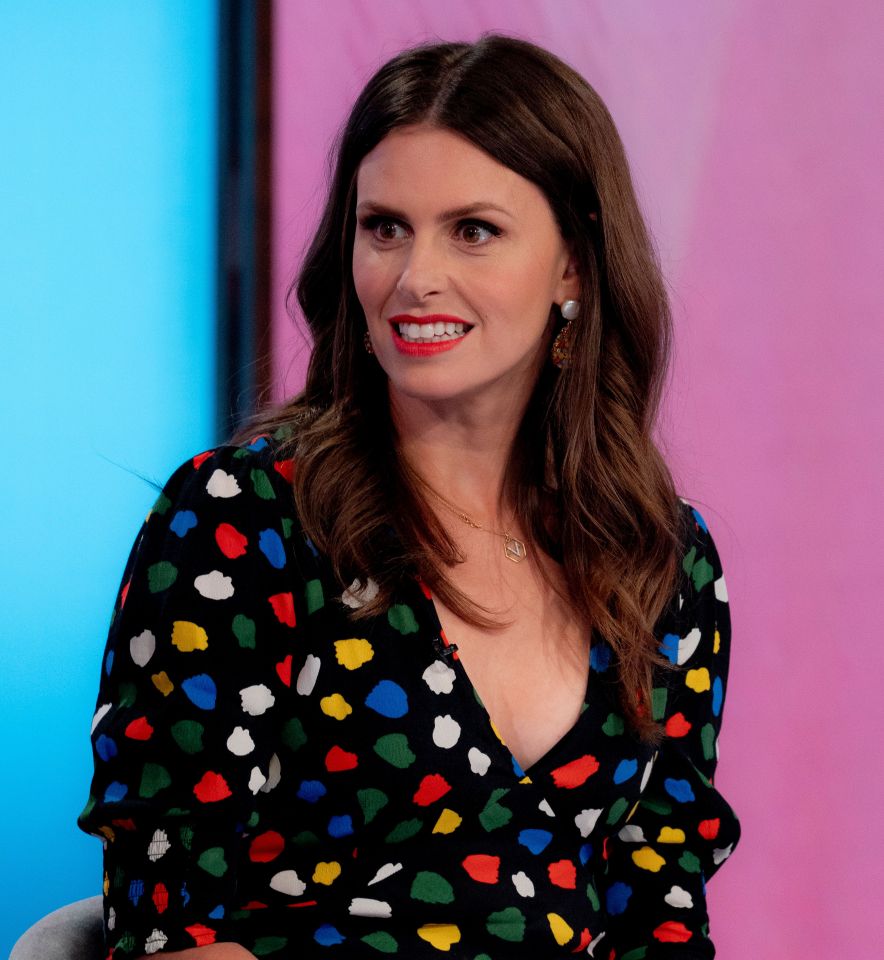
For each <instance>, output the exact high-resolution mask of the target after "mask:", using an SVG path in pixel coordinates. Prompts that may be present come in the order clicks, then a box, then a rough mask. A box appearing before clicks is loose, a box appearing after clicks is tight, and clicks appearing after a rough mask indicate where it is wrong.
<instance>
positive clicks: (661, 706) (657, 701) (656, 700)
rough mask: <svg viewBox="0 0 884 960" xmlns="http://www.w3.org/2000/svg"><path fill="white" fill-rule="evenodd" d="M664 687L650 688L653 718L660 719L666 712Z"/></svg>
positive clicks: (665, 691) (665, 690)
mask: <svg viewBox="0 0 884 960" xmlns="http://www.w3.org/2000/svg"><path fill="white" fill-rule="evenodd" d="M667 693H668V691H667V689H666V687H654V688H653V689H652V690H651V716H652V717H653V718H654V719H655V720H662V719H663V717H664V715H665V713H666V696H667Z"/></svg>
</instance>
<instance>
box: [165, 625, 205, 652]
mask: <svg viewBox="0 0 884 960" xmlns="http://www.w3.org/2000/svg"><path fill="white" fill-rule="evenodd" d="M172 643H174V644H175V646H176V647H178V649H179V650H180V651H181V652H182V653H193V651H194V650H205V649H206V647H208V645H209V636H208V634H207V633H206V631H205V630H203V628H202V627H198V626H197V625H196V624H195V623H191V622H190V621H189V620H176V621H175V622H174V623H173V624H172Z"/></svg>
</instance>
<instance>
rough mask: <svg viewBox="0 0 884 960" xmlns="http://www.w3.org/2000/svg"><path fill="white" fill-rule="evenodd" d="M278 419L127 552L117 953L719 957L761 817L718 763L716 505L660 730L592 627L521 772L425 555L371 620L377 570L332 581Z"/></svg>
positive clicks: (110, 850) (105, 703) (675, 626)
mask: <svg viewBox="0 0 884 960" xmlns="http://www.w3.org/2000/svg"><path fill="white" fill-rule="evenodd" d="M277 439H279V438H278V437H277V438H271V437H260V438H258V439H257V440H255V441H254V442H253V443H251V444H250V445H249V446H247V447H222V448H219V449H217V450H214V451H209V452H207V453H203V454H200V455H199V456H197V457H194V458H193V460H190V461H188V462H187V463H185V464H184V465H183V466H182V467H181V468H179V469H178V470H177V471H176V472H175V474H174V475H173V476H172V478H171V480H170V481H169V483H168V484H167V486H166V487H165V489H164V491H163V493H162V494H161V496H160V497H159V499H158V500H157V502H156V504H155V505H154V507H153V509H152V510H151V512H150V514H149V515H148V518H147V520H146V521H145V524H144V526H143V528H142V531H141V533H140V535H139V537H138V539H137V541H136V544H135V546H134V548H133V551H132V554H131V556H130V559H129V563H128V565H127V569H126V571H125V574H124V577H123V584H122V587H121V590H120V594H119V597H118V600H117V603H116V606H115V610H114V615H113V620H112V624H111V629H110V635H109V639H108V643H107V649H106V653H105V656H104V660H103V668H102V675H101V686H100V692H99V697H98V708H97V710H96V713H95V717H94V721H93V731H92V742H93V750H94V759H95V775H94V778H93V782H92V790H91V794H90V797H89V801H88V803H87V805H86V808H85V809H84V811H83V813H82V814H81V816H80V821H79V822H80V825H81V827H82V828H83V829H84V830H86V831H87V832H90V833H93V834H96V835H98V836H99V837H101V838H102V839H103V840H104V846H105V856H104V895H105V921H106V928H107V943H108V947H109V949H111V950H112V951H113V956H114V957H117V958H127V957H135V956H138V955H141V954H143V953H153V952H157V951H160V950H166V951H169V950H180V949H185V948H188V947H193V946H198V945H205V944H209V943H213V942H216V941H222V940H233V941H236V942H239V943H241V944H243V945H244V946H245V947H247V948H248V949H249V950H251V951H252V953H254V954H255V955H256V956H258V957H264V956H271V957H273V956H276V957H294V956H310V957H320V956H324V955H325V954H326V952H328V954H329V955H330V956H335V955H337V956H346V957H347V958H348V960H350V958H357V957H376V956H378V955H384V954H389V955H398V956H402V957H406V958H408V960H416V958H424V957H436V956H438V955H440V954H443V955H444V954H447V955H449V956H452V957H464V958H469V960H509V958H513V957H521V956H525V957H534V958H536V957H557V956H561V957H565V956H569V955H571V954H583V955H589V956H595V957H604V958H605V960H617V958H619V960H639V958H642V957H655V956H658V955H659V956H666V957H712V956H713V953H714V950H713V947H712V943H711V941H710V939H709V936H708V920H707V913H706V906H705V884H706V881H707V880H708V879H709V877H710V876H711V875H712V874H713V873H714V872H715V871H716V870H717V869H718V867H719V866H720V865H721V864H722V863H723V862H724V860H725V859H726V858H727V857H728V856H729V854H730V853H731V851H732V850H733V847H734V845H735V844H736V842H737V840H738V838H739V824H738V822H737V820H736V818H735V816H734V814H733V813H732V811H731V809H730V807H729V806H728V804H727V803H726V802H725V800H724V799H723V797H722V796H721V795H720V793H719V792H718V791H717V790H716V789H715V788H714V786H713V785H712V776H713V773H714V770H715V766H716V761H717V740H718V733H719V728H720V724H721V711H722V705H723V700H724V691H725V683H726V679H727V667H728V651H729V640H730V626H729V617H728V607H727V593H726V590H725V585H724V580H723V577H722V572H721V567H720V563H719V560H718V556H717V553H716V551H715V547H714V544H713V541H712V539H711V537H710V536H709V532H708V530H707V529H706V525H705V523H704V522H703V520H702V518H701V517H700V516H699V514H698V513H696V511H694V510H693V509H692V508H690V507H688V506H687V505H685V507H684V509H685V511H686V512H688V513H689V514H690V522H691V527H692V536H691V538H690V543H689V545H688V549H687V551H686V553H685V555H684V558H683V563H682V574H683V576H682V580H681V587H680V589H679V592H678V595H677V596H676V597H674V598H673V602H672V603H671V604H670V607H669V609H668V610H667V612H666V614H665V615H664V617H663V618H662V620H661V623H660V625H659V633H658V635H659V638H660V649H661V651H662V653H663V654H664V656H665V657H666V658H668V660H670V661H671V662H672V664H675V665H677V668H676V669H675V670H672V671H662V670H661V671H660V673H659V676H658V682H657V685H656V686H655V689H654V696H653V702H652V704H651V705H650V706H651V709H652V711H653V714H654V716H655V717H656V718H657V719H659V720H660V721H661V722H662V723H663V724H664V726H665V729H666V734H667V735H666V737H665V739H664V741H663V743H662V745H661V746H660V747H659V748H657V749H654V748H651V747H648V746H646V745H645V744H643V743H641V742H639V741H638V740H636V739H635V738H634V737H633V736H632V735H631V734H630V733H629V731H628V729H627V727H626V725H625V723H624V720H623V717H622V715H621V713H620V711H619V709H618V707H617V701H616V696H615V684H614V677H615V664H614V660H613V657H612V655H611V650H610V649H609V648H608V647H606V646H605V645H604V644H603V642H602V641H601V640H599V639H597V638H594V640H593V648H592V655H591V662H590V664H589V665H588V681H589V682H588V685H587V702H586V705H585V708H584V710H583V712H582V714H581V716H580V717H579V719H578V720H577V722H576V723H575V725H574V727H573V728H572V729H571V730H570V731H569V732H568V733H567V734H566V735H565V736H564V737H563V738H562V739H561V740H560V741H559V742H558V743H557V744H556V745H555V746H554V747H553V748H552V749H551V750H550V751H549V752H548V753H547V754H546V755H545V756H544V757H543V758H541V759H540V760H539V761H538V762H537V763H535V764H534V765H533V766H531V767H530V768H529V769H528V770H522V769H521V768H520V766H519V764H518V763H517V762H516V760H515V758H514V757H513V756H512V755H511V754H510V752H509V750H508V749H507V748H506V745H505V744H504V743H503V742H502V741H501V740H500V738H499V737H498V735H497V733H496V732H495V728H494V726H493V724H492V722H491V719H490V718H489V716H488V715H487V713H486V712H485V710H484V708H483V707H482V704H481V701H480V700H479V698H478V696H477V695H476V692H475V690H474V689H473V687H472V686H471V683H470V680H469V677H468V676H467V674H466V673H465V671H464V669H463V666H462V664H461V662H460V661H459V659H458V657H457V653H456V650H455V648H454V645H453V644H449V642H448V640H447V639H446V638H445V637H444V635H443V634H442V632H441V629H440V626H439V621H438V618H437V616H436V612H435V608H434V605H433V602H432V598H431V596H430V595H429V592H428V591H427V590H426V589H425V588H424V587H423V585H422V584H421V583H420V581H419V579H418V578H416V577H415V578H414V579H413V580H409V581H408V582H405V583H403V584H402V586H401V588H400V590H399V592H398V595H397V596H396V598H395V602H394V603H393V604H392V605H391V606H390V608H389V609H388V610H387V611H386V612H385V613H384V614H383V615H381V616H378V617H376V618H373V619H370V620H362V621H354V620H351V619H350V618H349V616H348V613H349V612H351V611H352V610H353V609H356V608H358V607H360V606H362V605H364V604H365V603H366V602H367V601H368V600H370V599H371V597H372V596H374V594H375V592H376V586H375V585H374V583H373V582H372V581H371V580H370V579H368V578H366V579H365V580H364V581H360V580H355V581H354V582H353V583H352V584H350V586H349V587H347V589H346V590H342V589H341V588H340V587H339V586H338V585H337V584H336V581H335V578H334V577H333V575H332V571H331V568H330V565H329V563H328V561H327V559H326V558H324V557H323V556H321V555H320V554H319V553H318V551H317V550H316V548H315V547H314V545H313V544H312V543H311V542H310V541H309V539H308V538H306V537H305V535H304V533H303V531H302V530H301V528H300V526H299V524H298V521H297V518H296V516H295V513H294V504H293V498H292V495H291V479H292V474H293V464H292V462H291V461H290V460H286V459H283V458H281V457H280V455H279V453H278V450H279V445H278V443H277V442H276V441H277Z"/></svg>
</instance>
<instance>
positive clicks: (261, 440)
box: [246, 437, 267, 453]
mask: <svg viewBox="0 0 884 960" xmlns="http://www.w3.org/2000/svg"><path fill="white" fill-rule="evenodd" d="M266 446H267V438H266V437H258V438H257V439H256V440H253V441H252V442H251V443H250V444H249V445H248V446H247V447H246V450H251V451H252V452H253V453H254V452H256V451H258V450H263V449H264V447H266Z"/></svg>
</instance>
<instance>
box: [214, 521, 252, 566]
mask: <svg viewBox="0 0 884 960" xmlns="http://www.w3.org/2000/svg"><path fill="white" fill-rule="evenodd" d="M215 543H217V544H218V549H219V550H220V551H221V552H222V553H223V554H224V556H225V557H227V558H228V560H236V559H237V557H241V556H242V555H243V554H244V553H245V552H246V547H247V546H248V545H249V538H248V537H247V536H245V534H242V533H240V532H239V530H237V529H236V527H234V526H233V524H231V523H219V524H218V526H217V527H216V529H215Z"/></svg>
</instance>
